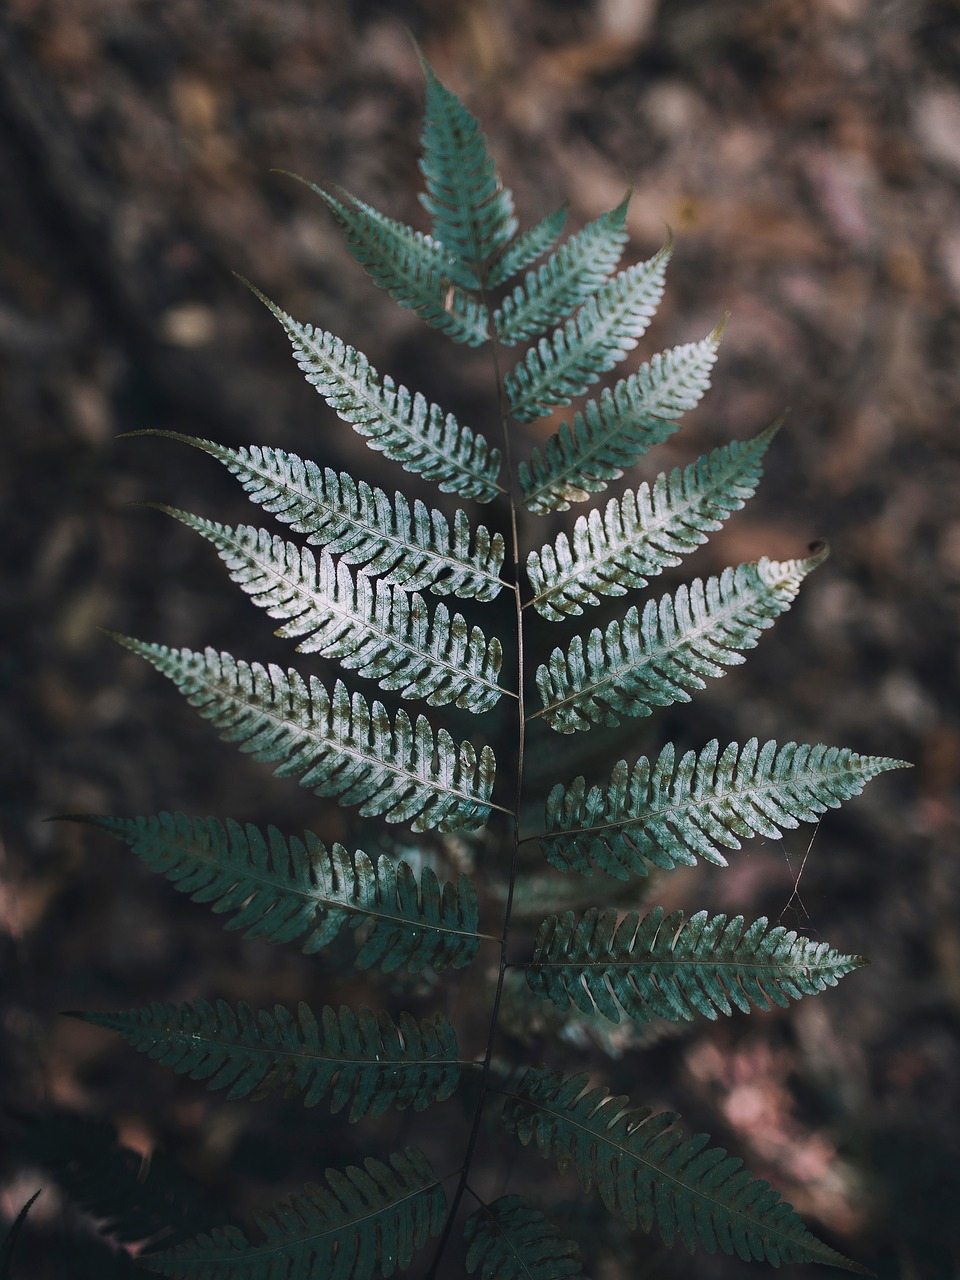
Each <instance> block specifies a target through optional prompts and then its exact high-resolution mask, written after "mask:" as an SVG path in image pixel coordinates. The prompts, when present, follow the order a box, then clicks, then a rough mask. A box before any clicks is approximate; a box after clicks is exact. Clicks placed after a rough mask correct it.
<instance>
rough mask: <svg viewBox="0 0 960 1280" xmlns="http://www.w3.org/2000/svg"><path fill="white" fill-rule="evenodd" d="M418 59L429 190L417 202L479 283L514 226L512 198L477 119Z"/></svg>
mask: <svg viewBox="0 0 960 1280" xmlns="http://www.w3.org/2000/svg"><path fill="white" fill-rule="evenodd" d="M420 61H421V63H422V64H423V70H424V74H425V75H426V78H427V102H426V112H425V115H424V121H423V132H422V133H421V136H420V141H421V145H422V147H423V155H422V158H421V160H420V170H421V172H422V173H423V176H424V178H425V179H426V185H427V190H426V192H425V193H424V194H423V195H421V196H420V202H421V204H422V205H423V207H424V208H425V209H426V211H427V213H429V214H430V217H431V219H432V220H433V234H434V236H435V238H436V239H437V240H439V241H440V242H441V244H444V245H446V247H447V248H448V249H449V250H450V252H451V253H453V254H455V255H456V257H457V258H459V259H460V261H461V262H463V263H464V264H465V265H466V266H467V267H469V268H470V270H471V271H472V272H473V273H474V275H475V276H476V277H477V279H478V280H481V281H482V280H483V279H484V276H485V266H486V264H487V262H488V261H489V259H490V258H492V257H494V255H495V254H497V253H498V252H499V251H500V250H501V249H502V248H503V247H504V245H506V244H507V242H508V241H509V240H510V239H511V238H512V236H513V235H514V233H515V232H516V230H517V219H516V217H515V216H514V212H513V196H512V195H511V193H510V192H509V191H508V190H507V189H506V188H505V187H504V186H503V184H502V183H501V181H500V179H499V177H498V175H497V171H496V168H495V167H494V163H493V160H492V158H491V156H490V155H489V153H488V151H487V143H486V139H485V138H484V136H483V133H482V132H481V130H480V125H479V123H478V122H477V119H476V117H475V116H473V115H471V114H470V112H469V111H468V110H467V109H466V107H464V105H463V104H462V103H461V102H460V100H459V99H458V98H457V96H456V95H455V94H453V93H451V91H450V90H449V89H448V88H447V87H446V85H444V84H441V82H440V81H439V80H438V79H437V77H436V75H435V74H434V72H433V70H432V68H431V67H430V66H429V65H428V64H427V62H426V60H425V59H424V58H423V57H421V59H420Z"/></svg>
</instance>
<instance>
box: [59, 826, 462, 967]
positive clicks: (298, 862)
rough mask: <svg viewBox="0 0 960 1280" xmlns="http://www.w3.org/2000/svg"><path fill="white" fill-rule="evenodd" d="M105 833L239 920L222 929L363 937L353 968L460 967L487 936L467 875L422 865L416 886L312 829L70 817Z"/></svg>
mask: <svg viewBox="0 0 960 1280" xmlns="http://www.w3.org/2000/svg"><path fill="white" fill-rule="evenodd" d="M71 821H74V822H87V823H90V824H91V825H92V826H96V827H100V828H101V829H102V830H104V831H108V832H109V833H110V834H111V835H112V836H115V837H116V839H118V840H120V841H122V842H123V843H125V844H127V845H129V847H130V848H131V849H132V850H133V852H134V853H135V854H136V855H137V857H138V858H141V859H142V860H143V862H144V863H145V864H146V865H147V866H148V867H149V868H150V870H151V871H156V872H159V873H160V874H161V875H164V876H166V877H167V879H168V880H170V881H171V883H172V884H173V886H174V888H176V889H177V890H179V892H180V893H187V894H189V895H190V897H191V898H192V899H193V901H194V902H208V903H210V904H211V906H212V908H213V910H214V911H215V912H217V913H218V914H223V913H225V912H228V911H231V912H235V913H236V914H235V915H234V916H233V918H232V919H231V920H229V921H228V922H227V925H226V928H227V929H242V930H243V931H244V933H245V935H246V936H247V937H248V938H263V939H265V941H267V942H293V941H295V940H297V939H301V940H302V942H301V946H302V950H303V952H304V953H305V954H306V955H313V954H315V953H316V952H317V951H320V950H321V949H322V948H323V947H326V946H327V945H329V943H331V942H332V941H333V940H334V938H336V937H337V936H338V935H339V933H340V932H341V930H342V929H343V928H344V927H347V928H350V929H358V928H359V929H361V930H365V931H366V937H365V939H364V940H363V941H362V945H361V946H360V950H359V953H358V955H357V959H356V965H357V968H358V969H370V968H373V967H374V966H375V967H377V968H380V969H382V970H384V972H387V973H390V972H393V971H394V970H396V969H399V968H401V967H404V966H405V967H406V968H407V969H408V971H409V972H410V973H419V972H420V971H421V970H422V969H424V968H426V967H427V966H428V965H430V966H431V967H432V968H433V969H435V970H436V971H437V972H438V973H439V972H441V971H442V970H443V969H446V968H449V967H452V968H454V969H462V968H464V967H465V966H466V965H468V964H470V962H471V961H472V960H473V959H474V957H475V956H476V954H477V950H478V948H479V946H480V939H481V937H483V936H484V935H482V934H480V933H478V932H477V924H478V920H479V914H478V904H477V892H476V889H475V888H474V886H473V882H472V881H471V880H470V878H469V877H468V876H463V875H462V876H459V877H458V879H457V881H456V883H455V884H454V883H453V882H449V881H448V882H447V883H445V884H443V885H441V884H440V883H439V881H438V880H437V877H436V875H435V873H434V872H433V871H432V870H431V868H430V867H424V868H423V869H422V871H421V873H420V880H419V883H418V882H417V878H416V876H415V874H414V872H413V869H412V868H411V867H410V865H409V863H407V862H403V861H400V862H393V861H391V859H389V858H387V857H381V858H380V859H379V860H378V861H377V862H376V863H374V862H373V861H372V860H371V859H370V858H368V857H367V855H366V854H365V853H363V852H362V851H360V850H358V851H357V852H356V853H355V854H353V856H351V855H350V854H349V853H348V852H347V850H346V849H345V848H344V847H343V845H341V844H334V845H333V846H332V847H331V848H330V849H328V848H327V847H326V846H325V845H324V843H323V842H322V841H321V840H320V839H319V837H318V836H316V835H314V833H313V832H312V831H305V832H304V834H303V838H302V839H301V838H299V837H297V836H292V837H290V838H289V839H287V838H285V837H284V836H283V835H282V834H281V833H280V832H279V831H278V830H277V828H276V827H268V828H267V832H266V835H264V833H263V832H261V831H260V829H259V828H258V827H255V826H254V825H253V824H252V823H247V824H246V826H241V825H240V824H239V823H238V822H234V821H233V819H232V818H228V819H227V822H226V824H225V825H223V824H221V823H220V822H219V821H218V820H217V819H216V818H188V817H187V816H186V815H185V814H182V813H176V814H173V813H160V814H156V815H151V816H150V817H142V818H108V817H101V816H85V817H82V816H74V817H72V818H71Z"/></svg>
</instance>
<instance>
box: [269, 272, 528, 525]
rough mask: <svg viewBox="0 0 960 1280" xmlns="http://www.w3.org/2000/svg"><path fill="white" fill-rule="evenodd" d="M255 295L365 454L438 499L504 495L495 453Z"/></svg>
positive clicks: (333, 340) (360, 357) (334, 341)
mask: <svg viewBox="0 0 960 1280" xmlns="http://www.w3.org/2000/svg"><path fill="white" fill-rule="evenodd" d="M250 287H251V288H253V286H250ZM253 292H254V293H255V294H256V295H257V297H258V298H259V299H260V300H261V302H262V303H263V304H264V306H265V307H267V308H268V310H269V311H271V312H272V313H273V315H275V316H276V318H277V319H278V320H279V321H280V323H281V325H282V326H283V328H284V330H285V332H286V334H287V337H288V338H289V339H290V342H291V345H292V346H293V356H294V359H295V360H296V362H297V364H298V365H299V366H300V368H301V369H302V370H303V372H304V374H305V375H306V379H307V381H308V382H309V383H310V385H311V386H313V387H316V389H317V391H318V392H319V393H320V395H322V396H323V398H324V399H325V400H326V401H327V403H328V404H329V405H330V406H331V408H332V409H334V410H335V411H336V413H337V416H338V417H340V418H342V419H343V421H344V422H348V423H349V424H350V425H351V426H352V427H353V429H354V430H355V431H356V432H357V434H358V435H361V436H363V437H364V438H365V439H366V440H367V443H368V444H369V445H370V448H371V449H376V450H377V451H378V452H379V453H382V454H383V455H384V456H385V457H387V458H392V459H393V460H394V461H395V462H399V463H400V464H401V466H402V467H403V469H404V471H413V472H416V473H417V474H418V475H422V476H423V477H424V479H426V480H432V481H433V482H434V483H435V484H436V485H437V486H438V487H439V489H440V490H441V491H442V492H443V493H458V494H460V496H461V497H463V498H475V499H476V501H477V502H490V501H492V500H493V498H495V497H496V495H497V494H498V493H502V492H503V490H502V489H501V488H500V486H499V485H498V484H497V477H498V476H499V474H500V450H499V449H493V448H491V447H490V445H488V444H487V442H486V440H485V439H484V438H483V436H481V435H477V434H475V433H474V432H473V431H471V430H470V428H469V427H461V426H460V424H459V423H458V422H457V420H456V418H454V416H453V414H451V413H447V414H445V413H444V412H443V410H442V409H441V408H440V407H439V405H436V404H429V403H428V402H427V400H426V399H425V398H424V397H423V396H422V395H421V394H420V392H419V391H418V392H417V393H416V394H415V395H411V394H410V392H409V391H408V390H407V389H406V387H403V386H399V387H398V386H397V385H396V384H395V383H394V381H393V379H392V378H390V377H384V378H381V377H380V375H379V374H378V373H377V371H376V369H374V368H373V366H372V365H371V364H370V362H369V360H367V357H366V356H365V355H364V354H363V352H362V351H357V350H356V349H355V348H353V347H350V346H348V345H347V344H346V343H345V342H342V341H341V340H340V338H338V337H336V336H335V335H334V334H332V333H326V332H325V331H324V330H323V329H316V328H314V326H313V325H312V324H300V323H298V321H296V320H294V319H293V317H292V316H290V315H288V314H287V313H286V311H282V310H281V309H280V308H279V307H278V306H276V305H275V304H274V303H272V302H271V301H270V299H269V298H267V297H265V296H264V295H263V294H262V293H260V291H259V290H258V289H253Z"/></svg>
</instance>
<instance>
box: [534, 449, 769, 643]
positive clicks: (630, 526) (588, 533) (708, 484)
mask: <svg viewBox="0 0 960 1280" xmlns="http://www.w3.org/2000/svg"><path fill="white" fill-rule="evenodd" d="M775 431H776V427H771V428H770V429H769V430H768V431H764V432H763V434H762V435H759V436H757V438H756V439H755V440H749V441H748V442H747V443H746V444H739V443H738V442H737V441H733V442H732V443H731V444H728V445H725V446H724V447H723V448H721V449H714V451H713V452H712V453H709V454H707V455H706V456H704V457H702V458H698V459H697V461H696V462H694V463H691V464H690V466H689V467H685V468H684V469H683V470H682V471H681V470H680V468H679V467H675V468H674V469H673V471H671V472H670V475H669V476H665V475H660V476H658V477H657V480H656V482H655V483H654V485H653V488H652V489H651V487H650V486H649V485H648V484H642V485H641V486H640V488H639V489H634V490H631V489H628V490H627V491H626V492H625V493H624V495H623V497H622V498H620V499H617V498H611V499H610V501H609V502H608V503H607V506H606V509H605V511H604V512H603V515H602V516H601V514H600V512H599V511H598V510H597V509H594V510H593V511H591V512H590V515H589V516H580V517H579V518H578V520H577V523H576V524H575V525H574V527H573V539H572V546H571V542H570V541H568V539H567V535H566V534H565V533H561V534H559V535H558V536H557V539H556V541H555V542H554V544H553V545H552V546H551V545H549V544H547V545H546V546H544V547H542V548H541V549H540V550H539V551H531V552H530V554H529V555H528V556H527V577H528V579H529V580H530V585H531V587H532V588H533V590H534V592H535V595H534V596H533V599H532V600H531V601H530V603H531V604H532V605H533V607H534V608H535V609H536V611H537V613H539V614H541V616H542V617H544V618H548V619H549V620H550V621H551V622H560V621H561V620H562V619H563V618H565V617H568V616H571V615H574V614H581V613H583V607H584V605H595V604H599V603H600V600H601V597H603V596H622V595H626V593H627V591H628V590H630V589H632V588H636V587H645V586H646V585H647V583H648V582H649V580H650V578H652V577H654V576H655V575H656V574H658V573H661V572H662V571H663V570H664V569H666V568H667V567H668V566H670V565H676V564H680V562H681V560H682V558H683V556H684V555H685V554H688V553H689V552H691V551H693V550H694V549H695V548H696V547H698V546H700V545H701V544H702V543H704V542H706V541H707V538H708V536H709V534H710V533H712V532H714V531H715V530H716V529H720V528H722V527H723V522H724V520H725V519H726V517H727V516H728V515H729V514H730V513H731V512H732V511H737V510H739V509H740V508H741V507H742V506H743V504H744V503H745V502H746V501H747V499H748V498H752V497H753V494H754V491H755V490H756V487H757V484H758V482H759V480H760V473H761V467H760V462H761V459H762V457H763V455H764V453H765V452H766V450H767V445H768V444H769V443H770V441H771V439H772V438H773V435H774V432H775Z"/></svg>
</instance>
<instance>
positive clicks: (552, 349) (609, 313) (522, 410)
mask: <svg viewBox="0 0 960 1280" xmlns="http://www.w3.org/2000/svg"><path fill="white" fill-rule="evenodd" d="M669 258H670V246H669V245H666V246H664V248H663V249H661V250H660V252H659V253H657V254H655V255H654V256H653V257H652V258H648V259H647V261H646V262H638V263H637V264H636V265H635V266H632V267H628V268H627V270H626V271H621V272H619V274H617V275H616V276H614V277H613V279H612V280H611V281H609V283H607V284H605V285H604V286H603V288H601V289H599V290H598V291H597V292H596V293H594V294H592V295H591V296H590V297H589V298H588V299H587V301H586V302H585V303H584V305H583V306H582V307H581V309H580V310H579V311H578V312H577V314H576V315H575V316H574V317H573V318H572V319H571V320H568V321H567V322H566V323H565V324H564V325H563V327H562V328H560V329H555V330H554V332H553V334H552V335H551V336H550V337H549V338H541V339H540V341H539V343H538V344H537V345H536V346H535V347H531V349H530V350H529V351H528V352H527V354H526V356H525V358H524V359H523V360H522V361H521V362H520V363H519V364H517V365H515V366H514V367H513V368H512V369H511V370H510V372H509V373H508V374H507V375H506V377H505V378H504V390H505V391H506V394H507V399H508V401H509V403H510V412H511V413H512V414H513V416H514V417H515V418H516V419H517V421H518V422H532V421H533V419H534V418H542V417H544V416H545V415H546V414H548V413H550V411H551V409H552V408H553V406H554V405H562V404H569V403H570V401H571V400H572V399H573V398H574V396H578V395H581V394H582V393H583V392H584V391H585V390H586V389H587V387H589V386H591V385H592V384H593V383H594V382H596V381H597V379H598V378H599V377H600V375H601V374H602V373H606V372H607V371H608V370H610V369H613V368H614V367H615V366H616V365H617V364H619V362H620V361H621V360H623V359H624V357H625V356H626V354H627V352H628V351H632V350H633V348H634V347H635V346H636V345H637V341H638V339H639V338H640V337H641V335H642V334H644V333H645V332H646V329H647V325H648V324H649V323H650V320H651V318H652V317H653V315H654V313H655V312H656V309H657V304H658V303H659V301H660V299H661V297H662V296H663V278H664V274H665V272H666V269H667V262H668V261H669Z"/></svg>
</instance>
